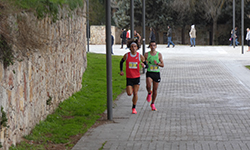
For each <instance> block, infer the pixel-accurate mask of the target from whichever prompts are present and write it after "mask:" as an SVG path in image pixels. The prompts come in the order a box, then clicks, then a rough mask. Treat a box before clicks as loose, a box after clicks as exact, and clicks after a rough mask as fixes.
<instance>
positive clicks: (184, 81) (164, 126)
mask: <svg viewBox="0 0 250 150" xmlns="http://www.w3.org/2000/svg"><path fill="white" fill-rule="evenodd" d="M119 47H120V46H119V45H115V47H114V53H115V54H116V55H123V54H124V53H125V52H128V50H126V49H119ZM157 50H158V51H160V52H161V53H162V54H163V56H164V63H165V67H164V68H162V69H161V77H162V81H161V82H160V84H159V89H158V96H157V100H156V103H155V105H156V108H157V109H158V110H157V111H156V112H153V111H151V109H150V105H149V103H148V102H147V101H146V94H147V92H146V88H145V75H142V76H141V86H140V89H139V100H138V104H137V112H138V114H136V115H135V114H131V106H132V102H131V99H132V98H131V97H129V96H127V95H126V93H124V94H122V95H121V97H120V98H119V100H118V101H116V102H115V104H114V109H113V118H114V119H113V120H114V123H108V124H104V125H101V126H99V127H97V128H93V129H91V130H89V131H88V132H87V133H86V134H85V135H84V136H83V137H82V138H81V140H79V142H78V143H77V144H76V145H75V146H74V148H73V150H98V149H99V148H102V149H104V150H123V149H125V150H250V71H249V70H248V69H246V68H245V67H244V66H245V65H250V52H248V53H247V52H245V54H241V47H239V46H238V47H236V48H232V47H229V46H196V47H192V48H191V47H189V46H179V45H176V47H175V48H172V46H171V48H168V49H167V48H166V45H158V48H157ZM246 50H247V47H245V51H246ZM90 51H92V52H97V53H105V46H103V45H102V46H98V45H97V46H92V45H91V46H90ZM147 51H149V49H147ZM117 66H119V65H117ZM124 88H125V85H124Z"/></svg>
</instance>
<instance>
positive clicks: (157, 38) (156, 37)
mask: <svg viewBox="0 0 250 150" xmlns="http://www.w3.org/2000/svg"><path fill="white" fill-rule="evenodd" d="M155 42H156V43H159V34H158V28H155Z"/></svg>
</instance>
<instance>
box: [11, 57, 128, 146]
mask: <svg viewBox="0 0 250 150" xmlns="http://www.w3.org/2000/svg"><path fill="white" fill-rule="evenodd" d="M121 57H122V56H112V74H113V75H112V80H113V82H112V86H113V100H114V99H116V98H117V96H118V95H119V94H121V93H122V91H123V90H124V89H125V87H126V77H125V76H120V75H119V74H118V73H119V61H120V59H121ZM87 59H88V67H87V69H86V71H85V72H84V74H83V79H82V89H81V90H80V91H79V92H76V93H75V94H73V95H72V96H71V97H70V98H68V99H67V100H65V101H64V102H62V103H60V104H59V106H58V108H57V109H56V110H55V112H54V113H53V114H50V115H48V116H47V118H46V120H44V121H41V122H40V123H39V124H37V125H36V126H35V128H34V129H33V130H32V132H31V134H30V135H27V136H25V137H24V139H25V141H23V142H21V143H20V144H18V145H17V146H16V147H14V146H12V147H11V148H10V150H27V149H39V150H40V149H41V150H42V149H71V148H72V147H73V146H74V145H75V143H74V142H75V138H76V137H77V138H78V139H79V138H81V137H82V136H83V134H84V133H85V132H86V131H87V130H88V129H89V128H90V127H91V126H92V125H93V124H94V123H95V122H96V121H97V120H98V119H99V118H100V114H102V113H103V112H104V111H105V110H106V108H107V106H106V103H107V90H106V89H107V85H106V55H103V54H93V53H88V54H87Z"/></svg>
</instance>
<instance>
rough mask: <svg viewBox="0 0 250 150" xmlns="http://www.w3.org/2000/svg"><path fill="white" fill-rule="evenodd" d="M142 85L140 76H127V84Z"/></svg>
mask: <svg viewBox="0 0 250 150" xmlns="http://www.w3.org/2000/svg"><path fill="white" fill-rule="evenodd" d="M134 85H140V77H139V78H127V86H134Z"/></svg>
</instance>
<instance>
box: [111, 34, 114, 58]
mask: <svg viewBox="0 0 250 150" xmlns="http://www.w3.org/2000/svg"><path fill="white" fill-rule="evenodd" d="M113 45H114V36H113V35H111V54H114V52H113Z"/></svg>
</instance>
